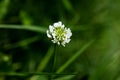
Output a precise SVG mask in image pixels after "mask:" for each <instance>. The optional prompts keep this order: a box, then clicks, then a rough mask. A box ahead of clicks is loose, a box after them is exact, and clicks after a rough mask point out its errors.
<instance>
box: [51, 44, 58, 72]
mask: <svg viewBox="0 0 120 80" xmlns="http://www.w3.org/2000/svg"><path fill="white" fill-rule="evenodd" d="M56 46H57V45H56V44H55V45H54V53H53V65H52V73H54V71H55V63H56Z"/></svg>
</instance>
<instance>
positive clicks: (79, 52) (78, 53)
mask: <svg viewBox="0 0 120 80" xmlns="http://www.w3.org/2000/svg"><path fill="white" fill-rule="evenodd" d="M93 42H94V40H92V41H90V42H88V43H86V44H85V45H84V46H83V47H82V48H81V49H80V50H79V51H78V52H76V53H75V54H74V55H73V56H72V57H70V59H69V60H68V61H67V62H66V63H64V64H63V65H62V66H61V67H60V68H59V69H58V70H57V71H56V73H61V72H62V71H64V70H65V69H66V68H67V67H68V66H69V65H70V64H71V63H72V62H74V61H75V60H76V59H77V58H78V57H79V56H80V54H81V53H82V52H83V51H85V50H86V49H87V48H88V47H89V46H90V45H91V44H92V43H93Z"/></svg>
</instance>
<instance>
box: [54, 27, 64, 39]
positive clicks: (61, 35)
mask: <svg viewBox="0 0 120 80" xmlns="http://www.w3.org/2000/svg"><path fill="white" fill-rule="evenodd" d="M65 33H66V32H65V30H64V28H61V27H57V28H56V29H55V34H56V38H57V39H58V40H59V41H63V39H64V38H65Z"/></svg>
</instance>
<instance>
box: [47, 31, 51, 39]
mask: <svg viewBox="0 0 120 80" xmlns="http://www.w3.org/2000/svg"><path fill="white" fill-rule="evenodd" d="M46 33H47V36H48V37H49V38H52V36H51V35H50V34H49V31H48V30H47V31H46Z"/></svg>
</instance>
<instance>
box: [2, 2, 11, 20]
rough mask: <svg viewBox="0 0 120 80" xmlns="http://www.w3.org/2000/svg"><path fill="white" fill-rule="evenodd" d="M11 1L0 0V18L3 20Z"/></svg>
mask: <svg viewBox="0 0 120 80" xmlns="http://www.w3.org/2000/svg"><path fill="white" fill-rule="evenodd" d="M9 3H10V0H2V1H0V20H2V19H3V17H4V16H5V15H6V13H7V9H8V5H9Z"/></svg>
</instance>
